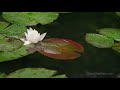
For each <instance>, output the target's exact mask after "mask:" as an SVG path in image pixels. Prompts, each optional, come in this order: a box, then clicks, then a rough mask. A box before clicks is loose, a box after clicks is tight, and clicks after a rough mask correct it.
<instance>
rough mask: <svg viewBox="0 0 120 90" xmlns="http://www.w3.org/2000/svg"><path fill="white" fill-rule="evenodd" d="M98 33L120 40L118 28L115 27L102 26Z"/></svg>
mask: <svg viewBox="0 0 120 90" xmlns="http://www.w3.org/2000/svg"><path fill="white" fill-rule="evenodd" d="M99 33H100V34H102V35H105V36H107V37H110V38H112V39H114V40H116V41H120V29H117V28H103V29H100V30H99Z"/></svg>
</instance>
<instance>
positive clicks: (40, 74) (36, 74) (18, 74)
mask: <svg viewBox="0 0 120 90" xmlns="http://www.w3.org/2000/svg"><path fill="white" fill-rule="evenodd" d="M55 73H56V71H54V70H49V69H45V68H24V69H20V70H17V71H15V72H13V73H11V74H9V75H8V76H7V78H51V77H52V76H53V75H54V74H55ZM58 77H59V76H58ZM62 77H63V76H62Z"/></svg>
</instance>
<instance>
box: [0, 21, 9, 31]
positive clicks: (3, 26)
mask: <svg viewBox="0 0 120 90" xmlns="http://www.w3.org/2000/svg"><path fill="white" fill-rule="evenodd" d="M8 25H9V23H7V22H0V31H1V30H2V29H4V28H6V27H7V26H8Z"/></svg>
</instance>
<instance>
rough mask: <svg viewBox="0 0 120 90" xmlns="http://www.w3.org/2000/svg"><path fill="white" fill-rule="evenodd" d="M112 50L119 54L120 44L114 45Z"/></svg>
mask: <svg viewBox="0 0 120 90" xmlns="http://www.w3.org/2000/svg"><path fill="white" fill-rule="evenodd" d="M112 49H113V50H115V51H116V52H118V53H120V43H114V44H113V46H112Z"/></svg>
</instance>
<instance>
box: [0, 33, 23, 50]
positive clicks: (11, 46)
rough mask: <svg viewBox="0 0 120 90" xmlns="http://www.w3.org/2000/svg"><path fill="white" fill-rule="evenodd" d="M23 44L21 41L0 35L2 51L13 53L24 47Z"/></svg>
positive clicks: (0, 48)
mask: <svg viewBox="0 0 120 90" xmlns="http://www.w3.org/2000/svg"><path fill="white" fill-rule="evenodd" d="M22 45H23V43H22V42H21V41H20V40H16V39H12V38H7V37H5V36H3V35H0V51H3V52H6V51H13V50H16V49H18V48H20V47H22Z"/></svg>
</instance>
